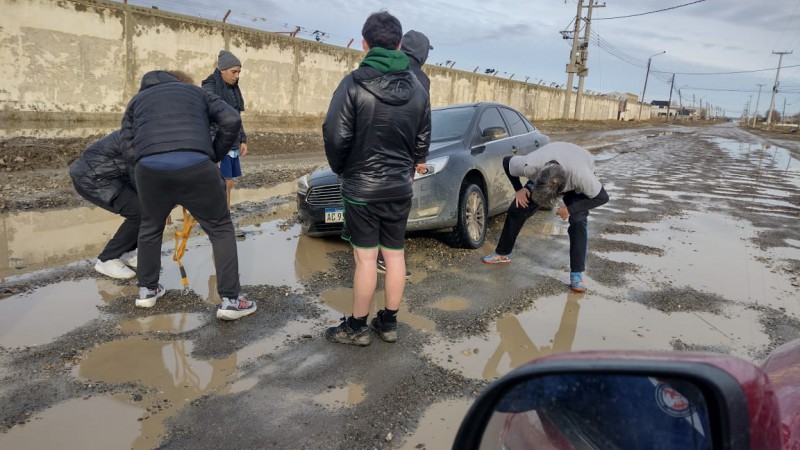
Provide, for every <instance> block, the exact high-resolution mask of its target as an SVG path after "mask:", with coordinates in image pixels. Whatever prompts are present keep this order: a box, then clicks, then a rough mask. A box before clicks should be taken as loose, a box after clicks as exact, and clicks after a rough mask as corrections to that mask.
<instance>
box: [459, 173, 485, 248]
mask: <svg viewBox="0 0 800 450" xmlns="http://www.w3.org/2000/svg"><path fill="white" fill-rule="evenodd" d="M487 215H488V211H487V205H486V196H485V195H484V194H483V189H481V187H480V186H478V185H477V184H473V183H466V184H464V186H462V187H461V195H460V196H459V203H458V223H457V224H456V227H455V229H454V230H453V233H454V237H455V240H456V242H457V243H458V245H459V246H461V247H465V248H478V247H480V246H481V245H483V241H484V240H486V221H487V217H486V216H487Z"/></svg>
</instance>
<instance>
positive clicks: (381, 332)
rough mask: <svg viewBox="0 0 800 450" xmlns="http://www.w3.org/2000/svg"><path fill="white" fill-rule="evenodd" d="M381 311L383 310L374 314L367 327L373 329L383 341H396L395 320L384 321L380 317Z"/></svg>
mask: <svg viewBox="0 0 800 450" xmlns="http://www.w3.org/2000/svg"><path fill="white" fill-rule="evenodd" d="M383 313H384V312H383V310H380V311H378V314H376V315H375V317H374V318H373V319H372V321H371V322H370V323H369V327H370V328H372V329H373V330H375V332H376V333H378V336H380V337H381V339H383V340H384V341H386V342H397V321H396V320H395V321H393V322H388V321H386V322H384V321H383V318H382V316H383Z"/></svg>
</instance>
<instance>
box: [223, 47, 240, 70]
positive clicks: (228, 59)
mask: <svg viewBox="0 0 800 450" xmlns="http://www.w3.org/2000/svg"><path fill="white" fill-rule="evenodd" d="M241 65H242V62H241V61H239V58H237V57H236V56H234V55H233V53H231V52H229V51H227V50H220V51H219V56H218V57H217V68H219V70H225V69H230V68H231V67H236V66H241Z"/></svg>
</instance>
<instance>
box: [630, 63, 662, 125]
mask: <svg viewBox="0 0 800 450" xmlns="http://www.w3.org/2000/svg"><path fill="white" fill-rule="evenodd" d="M664 53H667V51H666V50H664V51H663V52H659V53H656V54H655V55H652V56H650V57H649V58H647V73H646V74H645V76H644V87H643V88H642V98H640V99H639V117H638V118H637V119H636V120H642V106H643V104H644V93H645V91H646V90H647V79H648V78H650V60H652V59H653V58H654V57H656V56H658V55H663V54H664Z"/></svg>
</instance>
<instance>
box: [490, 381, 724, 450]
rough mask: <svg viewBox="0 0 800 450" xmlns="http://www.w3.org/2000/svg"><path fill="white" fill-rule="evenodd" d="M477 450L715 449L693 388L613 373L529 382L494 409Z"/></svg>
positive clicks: (703, 403)
mask: <svg viewBox="0 0 800 450" xmlns="http://www.w3.org/2000/svg"><path fill="white" fill-rule="evenodd" d="M480 448H481V449H518V448H525V449H548V450H573V449H574V450H583V449H598V450H616V449H619V450H626V449H658V450H686V449H690V450H694V449H697V450H700V449H703V450H706V449H709V450H710V449H712V448H713V447H712V442H711V432H710V429H709V416H708V407H707V404H706V400H705V398H704V397H703V394H702V391H701V390H700V389H699V388H698V387H697V386H696V385H694V384H693V383H692V382H690V381H687V380H683V379H675V378H660V377H659V378H657V377H651V376H645V375H618V374H597V373H591V374H588V373H583V374H577V373H576V374H558V375H546V376H539V377H536V378H531V379H526V380H524V381H522V382H521V383H520V384H518V385H517V386H515V387H514V388H512V389H511V390H510V391H508V392H507V393H506V395H505V396H503V398H502V399H501V400H500V402H499V403H498V404H497V406H496V407H495V408H494V412H493V414H492V416H491V418H490V420H489V422H488V424H487V427H486V430H485V431H484V433H483V438H482V439H481V446H480Z"/></svg>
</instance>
